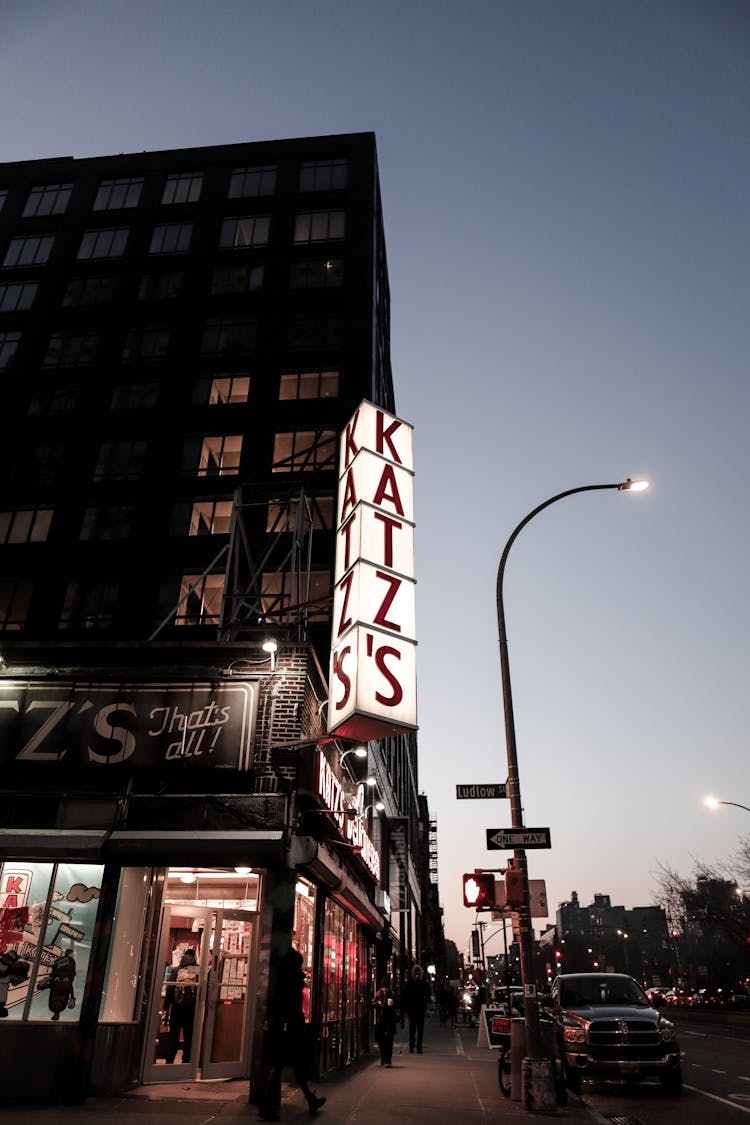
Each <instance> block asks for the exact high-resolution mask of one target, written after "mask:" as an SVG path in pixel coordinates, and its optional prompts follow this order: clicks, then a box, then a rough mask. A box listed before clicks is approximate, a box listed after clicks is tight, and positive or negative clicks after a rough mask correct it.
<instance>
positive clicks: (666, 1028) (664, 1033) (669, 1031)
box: [659, 1023, 677, 1043]
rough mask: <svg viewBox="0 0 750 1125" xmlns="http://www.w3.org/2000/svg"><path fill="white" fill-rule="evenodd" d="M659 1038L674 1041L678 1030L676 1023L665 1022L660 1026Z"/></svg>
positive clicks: (663, 1040) (663, 1041) (668, 1041)
mask: <svg viewBox="0 0 750 1125" xmlns="http://www.w3.org/2000/svg"><path fill="white" fill-rule="evenodd" d="M659 1038H660V1039H661V1041H662V1043H674V1041H675V1040H676V1038H677V1032H676V1031H675V1029H674V1024H672V1023H663V1024H662V1025H661V1027H660V1028H659Z"/></svg>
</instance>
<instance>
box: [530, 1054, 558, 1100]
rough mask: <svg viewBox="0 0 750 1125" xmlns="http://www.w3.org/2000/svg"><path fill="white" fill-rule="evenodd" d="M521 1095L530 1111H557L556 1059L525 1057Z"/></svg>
mask: <svg viewBox="0 0 750 1125" xmlns="http://www.w3.org/2000/svg"><path fill="white" fill-rule="evenodd" d="M521 1097H522V1099H523V1103H524V1105H525V1106H526V1108H527V1109H528V1111H529V1112H530V1113H557V1093H556V1090H555V1062H554V1059H523V1060H522V1062H521Z"/></svg>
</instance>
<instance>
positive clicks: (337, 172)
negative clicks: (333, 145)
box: [299, 159, 349, 191]
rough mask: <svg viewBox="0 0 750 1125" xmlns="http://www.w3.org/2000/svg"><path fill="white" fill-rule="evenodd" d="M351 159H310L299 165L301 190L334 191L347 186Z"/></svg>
mask: <svg viewBox="0 0 750 1125" xmlns="http://www.w3.org/2000/svg"><path fill="white" fill-rule="evenodd" d="M348 174H349V161H348V160H346V159H343V160H308V161H305V162H304V163H302V164H300V166H299V190H300V191H333V190H336V189H338V188H345V187H346V181H347V178H348Z"/></svg>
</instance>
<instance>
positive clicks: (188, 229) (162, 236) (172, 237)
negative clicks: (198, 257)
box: [148, 223, 193, 254]
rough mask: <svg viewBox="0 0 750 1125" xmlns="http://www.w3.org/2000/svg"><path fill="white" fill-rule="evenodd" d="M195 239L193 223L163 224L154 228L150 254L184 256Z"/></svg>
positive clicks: (149, 249)
mask: <svg viewBox="0 0 750 1125" xmlns="http://www.w3.org/2000/svg"><path fill="white" fill-rule="evenodd" d="M192 237H193V224H192V223H161V224H160V225H159V226H157V227H154V233H153V235H152V236H151V245H150V246H149V248H148V252H149V254H184V253H185V251H186V250H188V249H189V248H190V239H191V238H192Z"/></svg>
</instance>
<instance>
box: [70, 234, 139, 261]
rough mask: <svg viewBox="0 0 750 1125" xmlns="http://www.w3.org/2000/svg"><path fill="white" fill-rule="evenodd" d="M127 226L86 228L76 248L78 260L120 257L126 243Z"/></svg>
mask: <svg viewBox="0 0 750 1125" xmlns="http://www.w3.org/2000/svg"><path fill="white" fill-rule="evenodd" d="M129 233H130V228H129V227H107V228H105V229H104V230H87V231H85V232H84V235H83V238H82V239H81V245H80V246H79V248H78V259H79V261H92V260H93V259H95V258H121V257H122V255H123V254H124V253H125V247H126V246H127V244H128V234H129Z"/></svg>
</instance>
